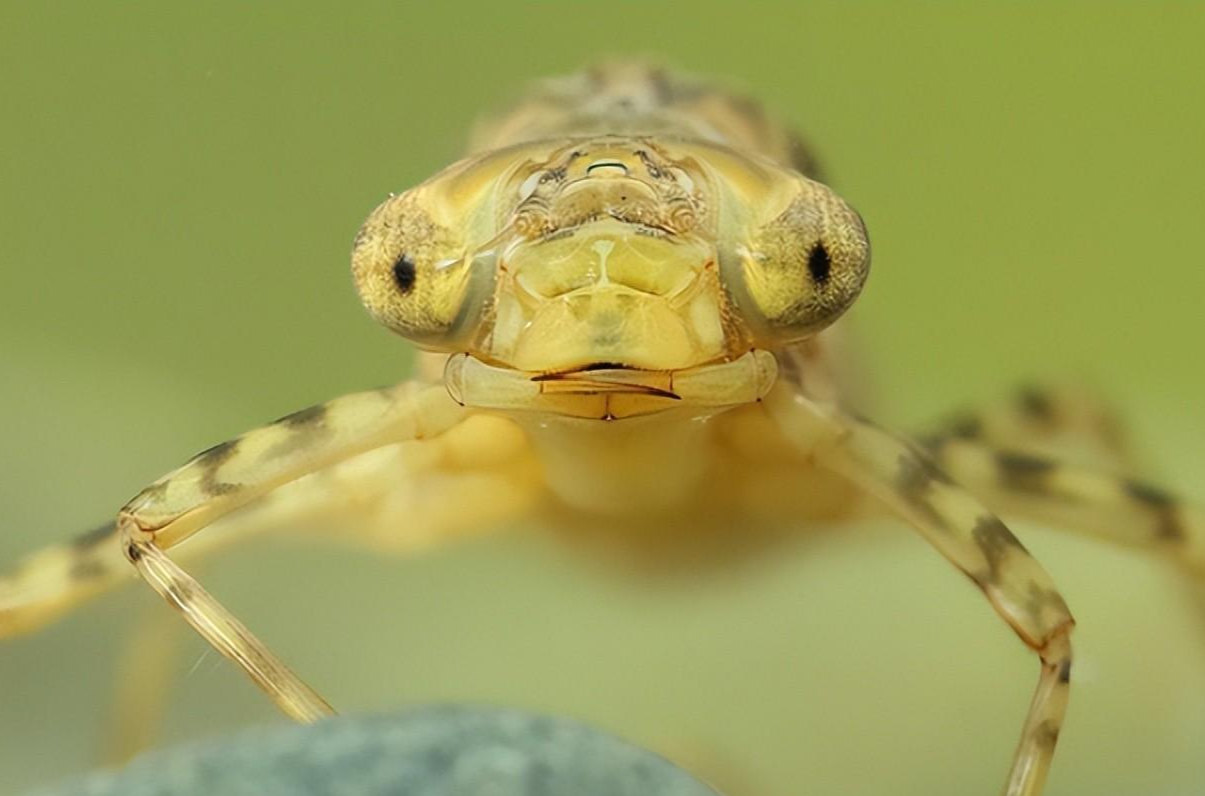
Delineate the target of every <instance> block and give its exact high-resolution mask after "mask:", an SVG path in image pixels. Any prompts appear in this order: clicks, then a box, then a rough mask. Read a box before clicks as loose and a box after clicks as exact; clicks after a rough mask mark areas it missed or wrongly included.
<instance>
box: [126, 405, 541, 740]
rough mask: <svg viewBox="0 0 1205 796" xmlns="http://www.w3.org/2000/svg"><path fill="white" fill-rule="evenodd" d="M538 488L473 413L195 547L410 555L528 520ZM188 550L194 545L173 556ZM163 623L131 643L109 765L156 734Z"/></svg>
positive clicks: (515, 432)
mask: <svg viewBox="0 0 1205 796" xmlns="http://www.w3.org/2000/svg"><path fill="white" fill-rule="evenodd" d="M542 486H543V481H542V479H541V478H540V472H539V467H538V466H537V463H536V461H535V458H534V456H532V455H531V452H530V449H529V447H528V445H527V441H526V438H525V437H524V435H523V434H522V432H521V431H520V430H519V429H518V427H517V426H515V425H514V424H513V423H511V422H509V421H507V420H505V419H502V418H498V417H492V416H484V415H477V416H470V417H468V418H466V419H465V420H464V421H463V422H462V423H459V424H458V425H456V426H453V427H452V428H450V429H449V430H448V431H447V432H445V433H444V434H442V435H440V436H438V437H434V438H430V439H424V440H415V441H408V442H398V443H393V444H391V445H387V446H384V447H382V448H378V449H376V450H372V451H369V452H367V453H363V454H361V455H359V456H356V457H354V458H351V459H348V460H346V461H343V462H340V463H338V464H335V465H332V466H330V467H327V468H325V469H323V470H319V471H317V472H314V473H311V474H309V475H306V476H303V477H302V478H299V479H297V480H296V481H293V482H291V483H288V484H285V485H283V486H281V487H279V488H277V489H276V490H274V491H273V492H271V493H270V494H267V495H265V496H264V497H262V498H260V499H259V500H258V501H256V503H255V504H254V505H252V506H247V507H245V508H244V509H243V510H240V511H237V512H233V513H232V514H228V515H226V516H224V517H222V518H220V519H218V520H217V521H216V522H214V523H213V524H212V525H210V526H209V527H207V528H206V532H205V534H204V535H203V536H200V537H194V540H195V541H201V540H202V539H207V538H208V536H209V534H210V533H211V532H217V533H219V534H222V535H224V536H226V537H230V538H232V539H234V538H245V537H247V536H252V535H262V534H264V533H275V532H277V531H284V532H288V533H289V534H290V538H294V537H295V536H296V535H297V533H298V532H303V533H313V534H315V535H316V536H317V538H318V539H319V540H320V541H334V542H343V543H348V544H351V545H355V546H360V547H364V546H367V547H370V548H373V549H377V550H381V551H384V552H386V553H388V554H394V555H411V554H415V553H418V552H421V551H423V550H426V549H428V548H430V547H431V546H433V545H436V544H443V543H446V542H448V541H451V540H456V539H460V538H464V537H466V536H469V535H480V534H482V533H485V532H492V531H496V530H498V529H500V528H501V527H503V526H505V525H506V524H507V523H508V522H510V521H513V520H515V519H517V518H518V517H522V516H526V515H527V514H529V513H530V512H531V511H532V509H533V508H534V507H535V505H536V502H537V501H538V500H539V498H540V496H541V494H542V492H541V490H542ZM189 547H191V542H190V544H189V545H186V546H184V547H183V548H177V549H181V550H186V549H188V548H189ZM173 552H174V551H173ZM127 568H128V565H127ZM165 613H166V612H165ZM163 618H164V617H163V616H160V615H158V614H156V615H155V616H153V617H148V618H147V620H144V621H143V623H142V627H141V628H140V632H137V634H136V635H135V636H134V638H132V639H131V642H132V643H131V644H129V645H128V648H129V652H130V653H131V654H130V655H128V656H127V657H128V660H127V661H126V665H124V666H122V667H121V669H120V680H119V684H118V686H119V687H118V699H117V700H116V707H117V710H116V711H115V715H114V721H113V726H114V731H113V732H111V733H108V735H107V738H108V740H109V743H108V746H109V749H108V757H107V759H108V760H109V761H110V762H113V761H121V760H125V759H128V758H129V757H130V756H132V755H133V753H135V752H137V751H140V750H141V749H143V748H145V747H146V745H147V743H148V741H150V740H152V739H153V738H154V737H155V733H154V732H153V729H154V726H155V725H156V724H157V723H158V721H159V717H160V716H161V714H162V712H163V707H164V705H165V704H166V694H167V691H168V689H169V687H170V677H169V675H170V672H171V670H172V668H173V667H174V663H175V662H174V658H173V656H172V655H171V646H172V640H173V639H174V638H175V634H173V633H171V632H168V629H167V628H164V627H163V624H164V623H163V621H162V619H163Z"/></svg>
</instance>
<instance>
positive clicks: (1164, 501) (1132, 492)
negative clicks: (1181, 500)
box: [1125, 481, 1176, 509]
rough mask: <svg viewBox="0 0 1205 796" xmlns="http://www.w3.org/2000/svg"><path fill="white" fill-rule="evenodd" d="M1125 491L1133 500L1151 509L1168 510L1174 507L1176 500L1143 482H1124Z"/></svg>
mask: <svg viewBox="0 0 1205 796" xmlns="http://www.w3.org/2000/svg"><path fill="white" fill-rule="evenodd" d="M1125 491H1126V494H1127V495H1129V496H1130V497H1132V498H1134V500H1137V501H1138V502H1139V503H1142V504H1143V505H1145V506H1149V507H1150V508H1152V509H1170V508H1173V507H1175V505H1176V499H1175V498H1173V497H1172V496H1171V495H1170V494H1168V493H1167V492H1165V491H1163V490H1162V489H1160V488H1158V487H1156V486H1151V485H1150V484H1148V483H1146V482H1144V481H1126V482H1125Z"/></svg>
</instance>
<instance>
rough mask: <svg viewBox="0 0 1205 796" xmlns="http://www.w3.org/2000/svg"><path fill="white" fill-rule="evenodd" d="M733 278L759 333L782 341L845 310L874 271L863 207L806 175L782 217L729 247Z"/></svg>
mask: <svg viewBox="0 0 1205 796" xmlns="http://www.w3.org/2000/svg"><path fill="white" fill-rule="evenodd" d="M721 266H722V270H723V276H724V281H725V285H726V287H727V288H728V292H729V295H730V297H731V298H732V299H733V301H734V303H735V304H736V305H737V308H738V310H739V311H740V314H741V316H742V317H743V318H744V320H745V322H746V324H747V325H748V327H749V330H750V332H751V333H752V334H753V336H754V338H755V339H756V340H757V341H758V342H760V343H762V344H770V345H780V344H783V343H788V342H792V341H794V340H799V339H802V338H804V337H808V336H810V335H812V334H815V333H816V332H818V331H820V330H821V329H823V328H824V327H826V326H828V325H829V324H831V323H832V322H833V321H835V320H836V319H837V318H838V317H840V316H841V314H842V313H844V312H845V310H847V309H849V306H850V305H851V304H853V302H854V300H855V299H856V298H857V297H858V294H859V293H860V292H861V290H862V285H863V284H864V283H865V281H866V277H867V274H868V273H869V271H870V241H869V239H868V238H867V236H866V227H865V226H864V225H863V223H862V219H861V217H860V216H858V214H857V213H856V212H855V211H854V210H853V208H851V207H850V206H849V205H848V204H846V203H845V202H844V201H843V200H842V199H841V198H840V197H838V196H837V195H836V194H835V193H833V192H832V191H831V190H829V189H828V188H827V187H825V186H824V185H821V184H820V183H817V182H812V181H811V180H801V182H800V187H799V190H798V191H797V192H796V193H795V194H794V195H793V197H792V198H791V199H790V201H789V202H788V203H787V205H786V208H785V209H784V210H782V211H781V213H779V214H778V215H777V216H776V217H774V218H773V219H771V220H770V221H768V222H767V223H764V224H763V225H762V226H761V227H760V228H759V229H756V230H754V231H753V233H752V234H751V235H750V236H749V238H748V239H747V241H746V242H745V243H744V244H743V245H741V244H736V245H733V246H731V247H728V249H727V251H723V250H722V252H721Z"/></svg>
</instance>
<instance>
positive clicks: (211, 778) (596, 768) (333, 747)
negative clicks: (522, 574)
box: [30, 706, 716, 796]
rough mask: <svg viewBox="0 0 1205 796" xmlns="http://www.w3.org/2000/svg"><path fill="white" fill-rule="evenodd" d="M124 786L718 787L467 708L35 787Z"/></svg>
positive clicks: (417, 793) (592, 737) (575, 728)
mask: <svg viewBox="0 0 1205 796" xmlns="http://www.w3.org/2000/svg"><path fill="white" fill-rule="evenodd" d="M119 794H120V796H167V794H171V795H172V796H200V795H201V794H205V796H210V795H211V794H220V795H221V796H285V795H286V794H287V795H288V796H311V795H312V796H318V795H319V794H321V796H716V792H715V791H713V790H712V789H710V788H708V787H707V786H705V785H703V784H702V783H700V782H699V781H698V780H696V779H694V778H693V777H691V776H690V775H689V774H687V773H686V772H684V771H682V770H681V769H680V768H677V767H676V766H674V765H673V764H671V763H669V762H668V761H666V760H665V759H663V758H661V757H658V756H657V755H655V754H653V753H652V752H649V751H647V750H644V749H641V748H639V747H636V746H634V745H632V744H629V743H627V742H625V741H621V740H619V739H617V738H615V737H613V736H611V735H608V734H606V733H604V732H600V731H599V730H595V729H593V728H591V727H588V726H586V725H583V724H579V723H577V722H574V721H570V720H567V719H562V718H552V717H548V716H539V715H533V714H530V713H524V712H522V711H517V710H506V709H497V708H479V707H463V706H455V707H453V706H446V707H445V706H440V707H430V708H423V709H418V710H413V711H408V712H405V713H400V714H395V715H383V716H368V717H354V718H336V719H331V720H328V721H323V722H320V723H319V724H316V725H314V726H311V727H272V728H265V729H259V730H253V731H249V732H242V733H240V734H238V735H235V736H231V737H229V738H224V739H222V740H219V741H216V742H210V743H204V744H197V745H192V746H186V747H182V748H179V749H173V750H168V751H164V752H157V753H154V754H150V755H146V756H144V757H141V758H139V759H137V760H135V761H134V762H133V763H131V764H130V765H129V766H128V767H126V768H125V769H123V770H121V771H116V772H101V773H96V774H92V775H91V776H89V777H87V778H84V779H82V780H78V781H75V782H70V783H67V784H65V785H61V786H58V787H55V788H51V789H49V790H41V791H38V792H37V794H36V796H118V795H119ZM30 796H34V794H30Z"/></svg>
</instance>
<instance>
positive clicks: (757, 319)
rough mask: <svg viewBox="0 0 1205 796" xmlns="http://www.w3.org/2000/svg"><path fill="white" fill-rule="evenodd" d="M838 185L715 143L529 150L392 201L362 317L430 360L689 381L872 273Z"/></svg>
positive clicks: (372, 252)
mask: <svg viewBox="0 0 1205 796" xmlns="http://www.w3.org/2000/svg"><path fill="white" fill-rule="evenodd" d="M869 260H870V256H869V244H868V242H867V238H866V233H865V229H864V227H863V225H862V222H861V219H860V218H859V217H858V215H857V213H855V212H854V211H853V210H852V209H851V208H850V207H849V206H848V205H847V204H845V202H843V201H842V200H841V199H840V198H839V197H837V196H836V194H834V193H833V192H832V191H830V190H829V189H828V188H827V187H825V186H823V185H821V184H820V183H816V182H813V181H811V180H808V179H806V178H804V177H802V176H801V175H799V174H798V173H796V172H794V171H791V170H789V169H785V168H782V167H781V166H779V165H777V164H775V163H773V162H771V161H769V160H763V159H760V158H757V157H756V156H747V155H744V154H740V153H737V152H735V151H733V150H730V149H727V148H724V147H721V146H718V145H711V144H706V143H699V142H684V141H676V140H673V139H660V138H656V139H654V138H644V137H640V138H633V137H626V136H605V137H599V138H590V139H579V140H574V141H570V142H568V143H566V142H565V141H560V142H558V145H557V146H555V147H554V146H553V145H550V144H547V143H541V142H537V143H529V144H524V145H521V146H517V147H512V148H509V149H505V150H499V151H495V152H493V153H490V154H489V155H486V156H483V157H480V158H476V159H469V160H467V161H463V162H461V163H460V164H457V165H455V166H453V167H451V168H450V169H448V170H446V171H445V172H444V173H442V174H440V175H438V176H436V177H435V178H433V179H432V180H430V181H428V182H426V183H424V184H422V185H420V186H418V187H417V188H415V189H413V190H411V191H407V192H406V193H404V194H401V195H400V196H396V197H391V198H390V199H389V200H388V201H386V202H385V203H384V204H382V205H381V206H380V207H379V208H377V210H376V211H375V212H374V213H373V214H372V216H371V217H370V218H369V220H368V222H367V223H366V224H365V226H364V228H363V229H362V230H361V232H360V235H359V237H358V238H357V243H356V248H355V252H354V255H353V272H354V273H355V276H356V281H357V285H358V287H359V289H360V292H361V295H362V297H363V298H364V302H365V304H366V305H367V306H368V308H369V310H370V311H371V312H372V313H373V314H374V315H375V316H376V317H377V318H378V319H379V320H381V321H382V322H384V323H385V324H386V325H387V326H389V327H391V328H393V329H394V330H395V331H397V332H399V333H401V334H402V335H404V336H406V337H408V338H410V339H412V340H414V341H415V342H417V343H418V344H419V345H422V346H424V347H427V348H430V349H434V350H438V351H445V352H464V353H467V354H469V355H470V356H473V357H475V358H477V359H479V360H480V361H482V362H486V363H489V364H490V365H491V366H494V367H501V368H506V369H512V370H515V371H521V372H525V373H535V374H550V373H568V372H578V371H587V370H591V371H597V370H600V369H604V368H607V369H624V370H639V371H660V372H682V371H686V370H689V369H692V368H698V367H702V366H705V365H710V364H715V363H720V362H730V361H732V360H735V359H737V358H739V357H740V356H742V355H743V354H745V353H747V352H748V351H749V350H750V349H775V348H778V347H780V346H782V345H784V344H785V343H789V342H792V341H794V340H799V339H802V338H804V337H807V336H809V335H811V334H814V333H815V332H817V331H819V330H820V329H822V328H824V327H825V326H827V325H828V324H830V323H831V322H832V321H833V320H835V319H836V318H837V317H838V316H839V315H840V314H841V313H842V312H844V311H845V309H846V308H848V307H849V305H850V304H851V303H852V302H853V300H854V299H855V298H856V296H857V295H858V292H859V291H860V290H861V287H862V284H863V282H864V281H865V278H866V275H867V271H868V268H869Z"/></svg>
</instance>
